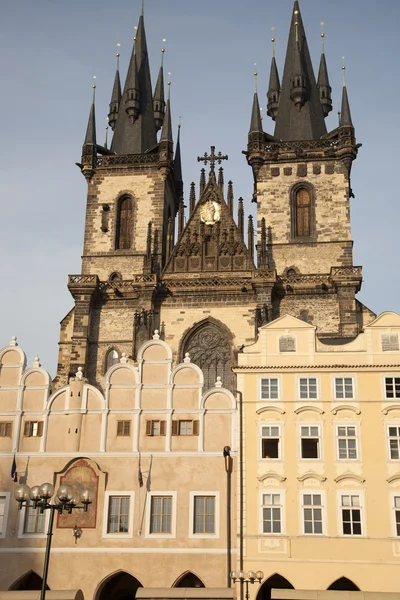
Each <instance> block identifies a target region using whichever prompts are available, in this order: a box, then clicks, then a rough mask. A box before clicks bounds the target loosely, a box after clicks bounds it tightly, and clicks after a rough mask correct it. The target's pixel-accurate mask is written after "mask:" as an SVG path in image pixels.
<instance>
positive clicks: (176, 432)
mask: <svg viewBox="0 0 400 600" xmlns="http://www.w3.org/2000/svg"><path fill="white" fill-rule="evenodd" d="M189 422H190V423H191V424H192V432H191V433H181V432H180V431H181V423H189ZM199 435H200V420H199V419H172V421H171V436H173V437H183V438H191V437H198V436H199Z"/></svg>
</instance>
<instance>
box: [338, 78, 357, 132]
mask: <svg viewBox="0 0 400 600" xmlns="http://www.w3.org/2000/svg"><path fill="white" fill-rule="evenodd" d="M342 71H343V93H342V111H341V113H340V127H354V125H353V120H352V118H351V111H350V102H349V96H348V94H347V85H346V67H345V66H343V67H342Z"/></svg>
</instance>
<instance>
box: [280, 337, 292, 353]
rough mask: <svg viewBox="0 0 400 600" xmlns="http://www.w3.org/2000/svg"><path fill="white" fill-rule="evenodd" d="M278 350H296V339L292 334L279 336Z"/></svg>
mask: <svg viewBox="0 0 400 600" xmlns="http://www.w3.org/2000/svg"><path fill="white" fill-rule="evenodd" d="M279 352H296V339H295V338H294V337H293V336H292V335H283V336H281V337H280V338H279Z"/></svg>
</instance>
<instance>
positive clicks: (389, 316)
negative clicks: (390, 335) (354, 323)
mask: <svg viewBox="0 0 400 600" xmlns="http://www.w3.org/2000/svg"><path fill="white" fill-rule="evenodd" d="M373 327H376V328H377V327H385V328H386V327H398V328H399V329H400V315H398V314H397V313H395V312H392V311H387V312H383V313H382V314H380V315H379V316H378V317H376V319H374V321H372V323H369V324H368V325H366V326H365V329H370V328H373Z"/></svg>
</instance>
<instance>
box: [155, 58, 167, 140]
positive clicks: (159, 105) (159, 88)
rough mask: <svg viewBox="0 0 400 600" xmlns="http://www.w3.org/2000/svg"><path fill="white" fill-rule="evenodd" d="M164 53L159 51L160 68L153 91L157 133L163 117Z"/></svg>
mask: <svg viewBox="0 0 400 600" xmlns="http://www.w3.org/2000/svg"><path fill="white" fill-rule="evenodd" d="M164 53H165V48H162V50H161V66H160V71H159V73H158V79H157V83H156V89H155V90H154V118H155V122H156V128H157V131H160V129H161V127H162V125H163V122H164V115H165V94H164Z"/></svg>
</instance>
